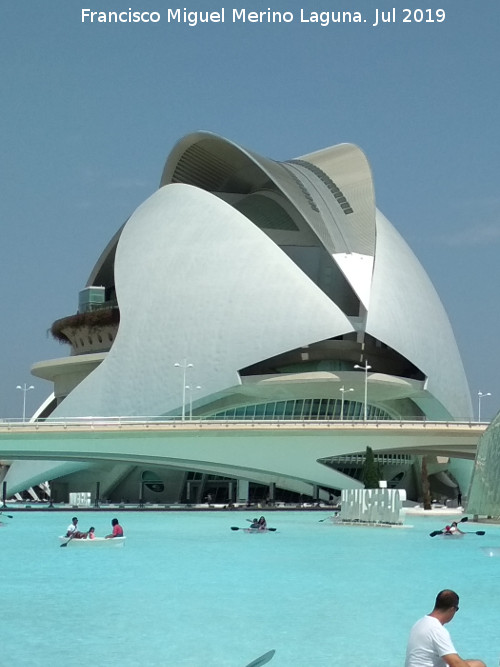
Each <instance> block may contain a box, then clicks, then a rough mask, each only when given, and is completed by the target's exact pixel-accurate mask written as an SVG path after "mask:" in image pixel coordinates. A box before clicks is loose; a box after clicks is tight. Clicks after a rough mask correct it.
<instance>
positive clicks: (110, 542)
mask: <svg viewBox="0 0 500 667" xmlns="http://www.w3.org/2000/svg"><path fill="white" fill-rule="evenodd" d="M126 539H127V538H126V537H108V538H106V537H94V539H93V540H89V539H80V538H76V537H75V538H74V539H70V538H68V537H59V542H60V543H61V544H60V545H59V546H61V547H62V546H68V547H81V548H83V549H84V548H86V547H88V548H89V549H92V548H100V547H115V548H116V547H123V545H124V543H125V540H126Z"/></svg>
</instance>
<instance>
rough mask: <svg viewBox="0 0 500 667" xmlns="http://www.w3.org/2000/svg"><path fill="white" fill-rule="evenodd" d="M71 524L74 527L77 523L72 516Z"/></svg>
mask: <svg viewBox="0 0 500 667" xmlns="http://www.w3.org/2000/svg"><path fill="white" fill-rule="evenodd" d="M71 523H72V524H73V525H74V526H76V524H77V523H78V519H77V518H76V516H74V517H73V518H72V519H71Z"/></svg>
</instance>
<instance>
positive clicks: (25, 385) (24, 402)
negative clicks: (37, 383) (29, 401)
mask: <svg viewBox="0 0 500 667" xmlns="http://www.w3.org/2000/svg"><path fill="white" fill-rule="evenodd" d="M34 388H35V387H34V386H33V385H32V384H31V385H30V386H29V387H28V385H27V384H26V382H25V383H24V384H23V386H22V387H21V385H20V384H18V385H17V387H16V389H20V390H21V391H22V392H23V423H24V422H25V421H26V394H27V393H28V392H29V391H31V390H32V389H34Z"/></svg>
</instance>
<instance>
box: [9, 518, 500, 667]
mask: <svg viewBox="0 0 500 667" xmlns="http://www.w3.org/2000/svg"><path fill="white" fill-rule="evenodd" d="M117 512H118V513H117V514H116V516H117V517H118V518H119V519H120V522H121V523H122V525H123V526H124V529H125V533H126V535H127V540H126V544H125V546H124V547H123V548H122V549H106V548H104V549H103V548H100V549H93V548H90V547H89V548H71V546H68V547H67V548H61V547H60V546H59V541H58V535H62V534H64V532H65V530H66V527H67V525H68V524H69V522H70V519H71V517H72V516H73V515H74V514H75V511H74V510H72V511H69V512H67V513H66V512H58V511H57V512H50V511H39V510H33V511H31V512H29V511H28V512H19V513H15V514H13V518H12V519H8V518H5V517H0V518H4V521H5V523H6V524H7V525H5V526H3V527H2V528H0V565H1V572H2V585H1V601H2V622H1V627H0V637H1V648H0V665H1V667H11V666H17V667H24V666H26V667H28V666H29V667H32V666H33V664H35V665H38V664H43V663H46V664H50V665H51V666H54V667H76V666H80V665H87V664H91V665H96V666H99V667H101V666H105V665H109V666H120V667H132V666H135V665H141V666H144V667H146V666H148V667H155V666H158V667H160V666H161V667H166V666H169V667H184V666H190V667H226V666H227V667H245V666H246V665H247V664H248V663H250V662H251V661H252V660H254V659H256V658H257V657H259V656H260V655H262V654H264V653H266V652H267V651H269V650H270V649H276V654H275V656H274V658H273V660H272V661H271V662H270V663H269V665H270V667H310V666H311V667H312V666H314V667H333V666H338V667H346V666H347V667H351V666H352V667H357V666H358V665H359V666H361V665H363V666H365V665H370V667H379V666H380V667H382V666H384V667H385V666H387V667H402V666H403V664H404V654H405V648H406V640H407V636H408V631H409V629H410V627H411V625H412V624H413V623H414V621H415V620H417V618H419V617H420V616H422V615H423V614H425V613H427V612H428V611H430V610H431V608H432V605H433V602H434V598H435V595H436V593H437V592H438V591H439V590H440V589H442V588H453V589H455V590H456V591H457V592H458V593H459V595H460V613H459V614H457V615H456V617H455V619H454V620H453V622H452V623H451V624H450V626H449V629H450V632H451V634H452V637H453V639H454V641H455V645H456V647H457V650H458V651H459V652H460V653H461V655H462V656H463V657H476V658H482V659H483V660H484V661H485V662H486V664H487V665H488V667H490V666H491V667H497V665H498V662H499V657H500V640H498V622H499V619H500V558H497V557H488V556H486V555H485V552H484V551H483V550H482V549H481V547H484V546H490V547H500V527H498V526H490V525H487V526H485V525H478V524H472V523H470V522H469V523H467V524H464V528H465V529H467V530H468V531H472V532H474V531H476V530H485V531H486V534H485V535H484V536H478V535H475V534H470V535H467V536H466V537H465V538H464V539H462V540H453V541H452V542H448V541H446V540H445V539H443V538H441V537H436V538H431V537H429V533H430V532H431V531H433V530H435V529H438V528H440V527H441V526H442V525H443V523H444V522H449V521H450V520H451V517H446V518H443V517H439V516H436V517H435V518H429V517H425V518H420V517H407V521H406V523H407V524H410V525H412V526H413V527H412V528H402V529H385V528H361V527H340V526H335V525H333V524H331V522H330V521H329V520H328V519H327V520H324V519H326V517H327V516H328V515H327V514H324V513H318V512H304V511H301V512H283V511H280V512H268V513H267V514H266V516H267V519H268V525H270V526H272V527H275V528H277V531H276V532H270V533H266V534H262V535H260V534H258V535H254V534H248V533H245V532H243V530H237V531H235V530H231V526H234V527H239V528H244V527H245V526H248V525H249V524H248V523H247V519H251V518H252V517H253V514H252V513H251V512H242V511H237V512H182V511H179V512H158V513H155V512H140V511H137V512H122V513H121V514H120V513H119V511H117ZM7 513H8V510H7ZM76 513H77V512H76ZM77 514H78V513H77ZM78 516H79V519H80V527H81V528H82V529H87V528H88V527H90V526H91V525H94V526H95V527H96V529H97V530H96V534H97V535H105V534H106V533H109V532H110V528H111V519H112V518H113V516H115V515H114V514H110V513H109V512H104V511H97V512H96V511H93V512H80V514H78Z"/></svg>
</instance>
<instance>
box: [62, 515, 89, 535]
mask: <svg viewBox="0 0 500 667" xmlns="http://www.w3.org/2000/svg"><path fill="white" fill-rule="evenodd" d="M66 537H71V539H73V540H79V539H81V538H82V537H85V533H81V532H80V531H79V530H78V518H77V517H76V516H74V517H73V518H72V519H71V523H70V524H69V526H68V529H67V530H66Z"/></svg>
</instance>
